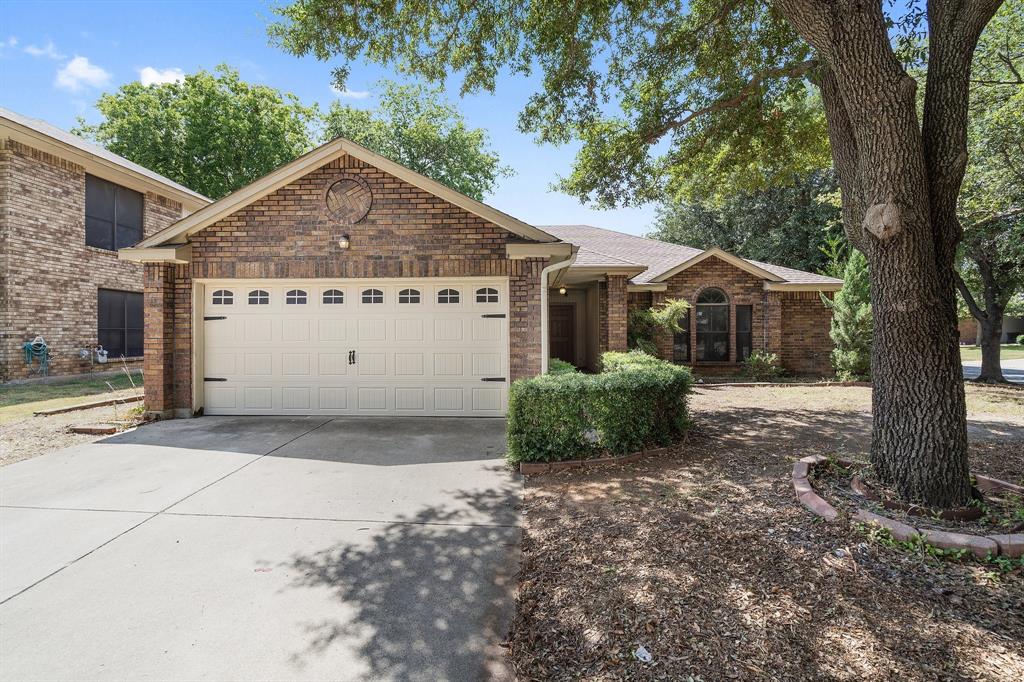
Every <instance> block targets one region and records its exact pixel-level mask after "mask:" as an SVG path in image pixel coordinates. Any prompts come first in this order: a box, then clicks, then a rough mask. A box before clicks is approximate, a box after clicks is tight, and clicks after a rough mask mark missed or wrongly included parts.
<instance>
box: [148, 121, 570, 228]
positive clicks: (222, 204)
mask: <svg viewBox="0 0 1024 682" xmlns="http://www.w3.org/2000/svg"><path fill="white" fill-rule="evenodd" d="M345 154H348V155H349V156H352V157H353V158H356V159H359V160H360V161H363V162H365V163H368V164H369V165H371V166H374V167H376V168H379V169H380V170H382V171H384V172H386V173H390V174H391V175H394V176H395V177H396V178H399V179H400V180H404V181H405V182H408V183H409V184H410V185H414V186H415V187H419V188H420V189H422V190H423V191H425V192H430V193H431V194H433V195H435V196H437V197H440V198H441V199H444V200H445V201H448V202H449V203H451V204H454V205H455V206H458V207H460V208H462V209H465V210H466V211H469V212H470V213H472V214H474V215H477V216H479V217H481V218H483V219H485V220H489V221H490V222H492V223H494V224H495V225H497V226H498V227H501V228H503V229H505V230H508V231H509V232H511V233H513V234H516V235H519V236H520V237H523V238H525V239H529V240H532V241H538V242H557V241H558V239H557V238H556V237H554V236H552V235H550V234H548V233H547V232H544V231H543V230H538V229H537V228H536V227H533V226H532V225H527V224H526V223H524V222H522V221H521V220H518V219H516V218H513V217H512V216H510V215H508V214H507V213H503V212H501V211H499V210H498V209H496V208H493V207H491V206H488V205H486V204H484V203H481V202H479V201H477V200H476V199H472V198H470V197H467V196H466V195H465V194H461V193H460V192H456V191H455V190H453V189H451V188H449V187H446V186H445V185H442V184H441V183H439V182H437V181H436V180H431V179H430V178H428V177H425V176H423V175H420V174H419V173H417V172H416V171H413V170H409V169H408V168H406V167H405V166H403V165H401V164H398V163H395V162H394V161H391V160H390V159H386V158H384V157H383V156H381V155H379V154H377V153H375V152H371V151H370V150H369V149H367V148H366V147H362V146H360V145H358V144H356V143H355V142H351V141H349V140H346V139H344V138H341V137H339V138H337V139H335V140H332V141H330V142H328V143H327V144H324V145H321V146H319V147H317V148H316V149H314V150H312V151H310V152H307V153H305V154H303V155H302V156H300V157H299V158H297V159H295V160H294V161H292V162H290V163H287V164H285V165H283V166H281V167H280V168H278V169H277V170H274V171H271V172H270V173H268V174H267V175H264V176H263V177H262V178H260V179H259V180H256V181H254V182H251V183H249V184H248V185H246V186H245V187H242V188H241V189H238V190H236V191H234V192H232V193H231V194H229V195H227V196H226V197H224V198H223V199H220V200H218V201H215V202H214V203H212V204H210V205H209V206H206V207H205V208H203V209H201V210H199V211H196V212H195V213H193V214H192V215H190V216H188V217H186V218H183V219H182V220H179V221H178V222H176V223H174V224H173V225H171V226H169V227H166V228H164V229H163V230H161V231H160V232H157V233H156V234H154V235H153V236H151V237H148V238H146V239H144V240H142V241H141V242H139V244H138V246H140V247H149V246H160V245H162V244H169V243H181V242H184V241H185V240H186V239H187V238H188V236H189V235H191V234H194V233H196V232H198V231H199V230H202V229H203V228H204V227H208V226H209V225H212V224H213V223H215V222H217V221H218V220H220V219H221V218H224V217H226V216H228V215H230V214H231V213H234V212H235V211H238V210H240V209H242V208H245V207H246V206H248V205H249V204H251V203H253V202H254V201H257V200H258V199H261V198H262V197H264V196H266V195H268V194H270V193H272V192H274V191H276V190H278V189H280V188H281V187H284V186H285V185H287V184H289V183H291V182H293V181H295V180H297V179H299V178H301V177H302V176H304V175H306V173H308V172H309V171H310V170H312V169H315V168H319V167H320V166H323V165H325V164H328V163H330V162H331V161H333V160H334V159H336V158H338V157H340V156H343V155H345Z"/></svg>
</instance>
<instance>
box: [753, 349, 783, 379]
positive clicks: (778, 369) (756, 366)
mask: <svg viewBox="0 0 1024 682" xmlns="http://www.w3.org/2000/svg"><path fill="white" fill-rule="evenodd" d="M743 373H744V374H745V375H746V376H748V377H750V378H751V379H752V380H754V381H770V380H771V379H774V378H776V377H778V376H780V375H781V374H782V366H781V365H780V364H779V356H778V355H776V354H775V353H769V352H767V351H763V350H756V351H754V352H753V353H751V354H750V357H748V358H747V359H746V360H744V361H743Z"/></svg>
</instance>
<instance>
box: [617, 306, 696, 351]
mask: <svg viewBox="0 0 1024 682" xmlns="http://www.w3.org/2000/svg"><path fill="white" fill-rule="evenodd" d="M689 309H690V304H689V303H687V302H686V301H685V300H683V299H681V298H668V299H665V300H664V301H662V302H661V303H660V304H658V305H654V306H651V307H650V308H636V309H634V310H633V311H631V312H630V313H629V324H627V325H626V345H627V346H629V348H631V349H634V350H640V351H643V352H644V353H647V354H648V355H654V356H657V355H658V341H657V338H658V335H659V334H677V333H679V332H681V331H683V328H682V326H681V323H682V321H683V319H684V318H685V317H686V311H688V310H689Z"/></svg>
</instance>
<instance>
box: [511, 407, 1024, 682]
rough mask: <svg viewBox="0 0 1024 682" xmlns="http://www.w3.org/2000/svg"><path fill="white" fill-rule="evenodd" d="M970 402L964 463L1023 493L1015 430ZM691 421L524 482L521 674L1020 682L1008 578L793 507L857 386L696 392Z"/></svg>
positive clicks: (517, 657) (1015, 424) (1021, 584)
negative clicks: (666, 451)
mask: <svg viewBox="0 0 1024 682" xmlns="http://www.w3.org/2000/svg"><path fill="white" fill-rule="evenodd" d="M968 390H969V391H970V392H971V393H975V391H974V390H973V389H972V388H969V389H968ZM1010 390H1013V389H1010ZM990 402H991V401H990ZM985 404H989V403H986V402H978V401H973V402H972V406H973V407H972V414H971V438H972V460H973V461H972V468H974V469H976V470H979V471H988V472H990V473H992V474H995V475H998V476H1001V477H1004V478H1010V479H1013V480H1017V481H1020V480H1022V479H1024V445H1022V444H1024V420H1018V419H1017V418H1016V417H1006V416H1005V415H1003V414H1002V412H1001V408H1000V407H998V406H996V408H991V407H987V408H984V411H979V410H978V409H977V407H978V406H979V405H985ZM693 407H694V416H695V418H696V421H697V426H696V428H695V429H694V431H693V432H692V433H691V435H690V438H689V440H688V442H687V443H685V444H683V445H682V446H680V447H678V448H677V449H676V451H675V453H674V455H673V456H671V457H665V458H661V459H657V460H648V461H646V462H642V463H640V464H634V465H629V466H623V467H615V468H608V469H602V470H591V471H587V470H583V471H574V472H565V473H562V474H554V475H547V476H542V477H536V478H533V479H531V480H530V481H529V482H528V485H527V497H526V505H525V507H526V509H525V511H526V536H525V541H524V564H523V570H522V574H521V575H522V580H521V584H520V593H519V597H518V604H517V606H518V609H517V615H516V621H515V626H514V628H513V632H512V636H511V640H510V652H511V658H512V661H513V664H514V666H515V668H516V670H517V672H518V673H519V675H520V676H521V677H522V678H523V679H538V680H539V679H579V678H583V679H672V680H678V679H684V680H685V679H687V678H688V677H689V676H692V677H693V678H695V679H702V680H717V679H836V680H860V679H910V680H935V679H986V680H1019V679H1024V617H1022V615H1021V614H1022V613H1024V577H1022V576H1021V575H1020V572H1019V571H1018V572H1016V573H1013V574H1004V575H999V574H998V573H997V572H995V571H994V570H993V569H992V567H991V566H988V565H985V564H978V563H970V562H962V563H956V562H949V561H939V560H935V559H930V558H927V557H924V556H922V555H917V554H911V553H906V552H901V551H898V550H894V549H890V548H887V547H884V546H880V545H876V544H872V543H869V542H866V538H865V536H864V535H862V534H861V533H860V532H859V531H858V530H856V529H854V528H851V527H849V526H847V525H845V524H831V525H830V524H825V523H822V522H820V521H818V520H816V519H815V518H814V517H812V516H811V515H810V514H808V513H807V512H806V511H805V510H804V509H803V508H802V507H800V506H799V505H798V504H797V503H796V501H795V499H794V497H793V492H792V488H791V485H790V482H789V471H790V468H791V466H792V462H793V461H794V460H796V459H798V458H799V457H802V456H804V455H807V454H818V453H823V452H824V453H829V452H835V453H843V454H849V455H855V456H856V455H860V456H863V455H864V454H865V451H866V448H867V446H868V440H867V436H868V434H869V433H870V414H869V412H868V411H869V409H870V393H869V389H861V388H793V387H786V388H778V389H772V388H734V387H729V388H702V389H699V390H698V392H697V395H696V396H695V397H694V401H693ZM639 645H643V646H644V647H646V648H647V649H648V650H649V651H650V652H651V653H652V654H653V655H654V663H653V664H644V663H641V662H639V661H637V660H635V659H634V657H633V654H632V652H633V651H634V650H635V649H636V647H637V646H639Z"/></svg>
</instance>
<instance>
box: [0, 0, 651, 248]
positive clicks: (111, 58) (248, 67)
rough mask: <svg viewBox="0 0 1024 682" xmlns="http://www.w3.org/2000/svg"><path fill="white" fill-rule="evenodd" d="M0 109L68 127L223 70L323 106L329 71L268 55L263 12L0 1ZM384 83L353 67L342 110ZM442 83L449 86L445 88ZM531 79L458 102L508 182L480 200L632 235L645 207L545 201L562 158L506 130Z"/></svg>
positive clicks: (235, 3) (226, 2) (258, 8)
mask: <svg viewBox="0 0 1024 682" xmlns="http://www.w3.org/2000/svg"><path fill="white" fill-rule="evenodd" d="M0 6H2V11H0V106H4V107H7V108H9V109H13V110H14V111H17V112H19V113H21V114H24V115H27V116H32V117H36V118H41V119H44V120H46V121H49V122H50V123H53V124H54V125H57V126H60V127H62V128H70V127H72V126H73V125H74V124H75V119H76V117H78V116H83V117H85V118H86V120H89V121H95V120H96V119H97V118H98V114H97V112H96V110H95V109H94V108H93V107H92V104H93V102H95V101H96V98H97V97H98V96H99V95H100V94H101V93H102V92H105V91H111V90H113V89H116V88H117V87H118V86H119V85H121V84H122V83H125V82H128V81H131V80H138V79H140V78H142V77H143V76H145V77H149V78H153V77H158V78H159V77H164V78H166V77H171V76H173V74H174V73H175V72H177V71H181V72H184V73H189V72H192V71H195V70H197V69H199V68H205V69H212V68H213V67H214V66H216V65H217V64H219V63H221V62H224V63H227V64H230V65H232V66H234V67H236V68H238V69H239V70H240V72H241V74H242V77H243V78H244V79H246V80H250V81H256V82H260V83H265V84H267V85H271V86H273V87H276V88H280V89H282V90H286V91H290V92H293V93H295V94H296V95H298V96H299V97H300V98H301V99H302V100H303V101H304V102H306V103H311V102H314V101H316V102H319V103H320V104H321V105H322V106H324V107H326V106H327V105H329V104H330V102H331V101H332V100H334V99H336V98H338V97H339V95H338V94H337V93H335V92H333V91H332V90H331V87H330V81H331V76H330V73H331V68H332V66H333V65H332V64H330V63H322V62H318V61H316V60H315V59H313V58H305V59H298V58H295V57H292V56H290V55H288V54H285V53H284V52H282V51H280V50H278V49H277V48H274V47H271V46H270V44H269V42H268V40H267V37H266V30H265V29H266V25H267V23H268V22H269V21H271V19H272V14H271V7H272V6H273V3H270V2H266V1H263V2H260V1H257V2H249V1H245V0H203V1H199V2H193V1H179V2H155V1H145V0H136V1H135V2H114V1H95V0H94V1H91V2H81V1H79V2H38V1H37V2H16V1H14V0H0ZM383 77H395V75H394V74H393V73H390V72H388V71H386V70H383V69H381V68H379V67H377V66H373V65H363V64H357V65H355V66H354V68H353V71H352V76H351V78H350V79H349V83H348V89H349V90H350V91H351V94H350V95H348V96H346V97H344V101H347V102H350V103H353V104H356V105H357V106H366V107H373V106H374V94H373V87H374V84H375V83H376V82H377V81H378V80H380V79H381V78H383ZM451 85H453V86H454V85H456V84H455V83H454V82H453V83H452V84H451ZM535 85H536V81H534V80H526V79H522V78H514V77H505V78H502V79H501V80H500V81H499V82H498V87H497V90H496V93H495V94H494V95H493V96H492V95H479V96H473V97H468V98H463V99H458V91H457V89H452V90H451V91H450V97H451V98H452V99H453V100H455V101H456V102H457V103H458V105H459V106H460V108H461V109H462V110H463V112H464V114H465V116H466V119H467V120H468V122H469V124H470V125H473V126H476V127H481V128H485V129H486V130H488V131H489V132H490V135H491V142H492V145H493V146H494V148H495V149H496V150H497V151H498V153H499V154H500V155H501V159H502V162H503V163H504V164H506V165H508V166H511V167H512V168H513V169H515V171H516V174H515V175H514V176H513V177H511V178H504V179H503V180H502V181H501V185H500V187H499V189H498V191H497V192H496V193H495V194H493V195H492V196H490V197H487V199H486V201H487V202H488V203H490V204H492V205H494V206H495V207H497V208H500V209H501V210H503V211H506V212H507V213H510V214H512V215H514V216H516V217H517V218H520V219H522V220H525V221H526V222H528V223H533V224H545V223H555V224H557V223H587V224H591V225H598V226H600V227H608V228H612V229H618V230H622V231H624V232H632V233H635V234H643V233H644V232H646V231H648V229H649V228H650V226H651V222H652V220H653V216H654V207H653V206H646V207H642V208H635V209H619V210H614V211H597V210H592V209H589V208H587V207H585V206H582V205H581V204H580V203H579V201H578V200H576V199H574V198H572V197H569V196H566V195H563V194H559V193H557V192H553V191H551V190H550V185H551V183H552V182H553V181H554V180H555V179H556V178H557V176H558V175H565V174H568V173H569V171H570V169H571V165H572V159H573V155H574V152H575V149H574V148H571V147H562V148H556V147H551V146H543V147H541V146H538V145H536V144H535V143H534V142H533V140H532V138H531V137H530V136H529V135H524V134H522V133H520V132H519V131H517V130H516V115H517V114H518V112H519V111H520V110H521V109H522V107H523V105H524V104H525V103H526V99H527V97H528V96H529V95H530V93H531V92H533V90H534V87H535Z"/></svg>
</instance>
